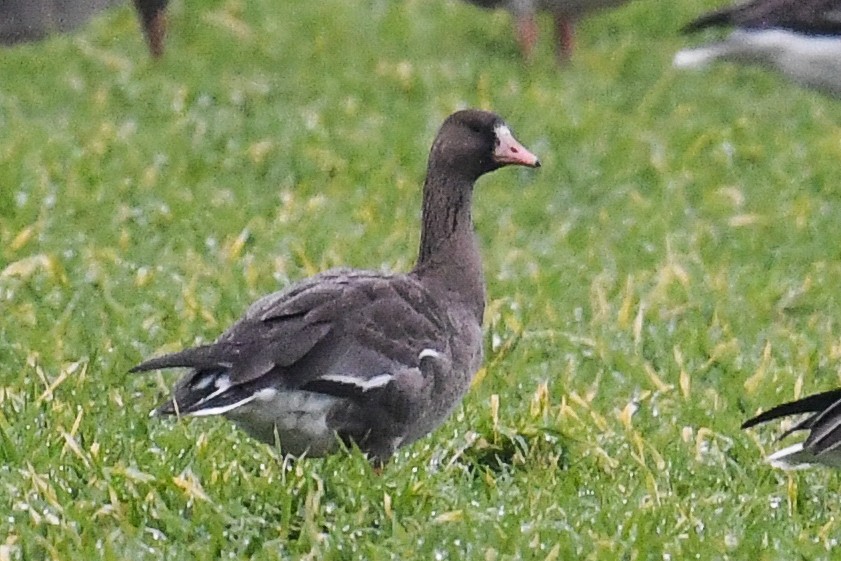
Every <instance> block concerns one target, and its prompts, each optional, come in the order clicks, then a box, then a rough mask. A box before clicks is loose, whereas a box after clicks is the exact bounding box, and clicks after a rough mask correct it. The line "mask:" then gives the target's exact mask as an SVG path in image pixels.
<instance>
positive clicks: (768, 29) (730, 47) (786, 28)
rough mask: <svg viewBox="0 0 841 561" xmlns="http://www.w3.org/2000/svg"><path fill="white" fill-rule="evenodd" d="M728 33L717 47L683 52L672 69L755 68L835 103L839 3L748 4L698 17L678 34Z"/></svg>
mask: <svg viewBox="0 0 841 561" xmlns="http://www.w3.org/2000/svg"><path fill="white" fill-rule="evenodd" d="M710 27H731V28H733V31H732V33H731V34H730V35H729V36H728V37H727V38H725V39H724V40H722V41H717V42H713V43H708V44H706V45H703V46H701V47H696V48H691V49H684V50H682V51H680V52H678V53H677V54H676V55H675V58H674V65H675V67H678V68H701V67H704V66H706V65H707V64H709V63H711V62H713V61H715V60H724V61H729V62H735V63H741V64H756V65H759V66H764V67H766V68H770V69H772V70H776V71H778V72H781V73H782V74H783V75H785V76H787V77H788V78H789V79H791V80H793V81H794V82H796V83H798V84H800V85H802V86H806V87H810V88H815V89H817V90H820V91H822V92H824V93H828V94H829V95H832V96H836V97H841V0H754V1H753V2H748V3H745V4H739V5H736V6H732V7H728V8H724V9H721V10H717V11H714V12H711V13H709V14H706V15H703V16H701V17H699V18H698V19H696V20H694V21H692V22H690V23H689V24H687V25H686V26H685V27H684V28H683V31H684V32H694V31H699V30H702V29H706V28H710Z"/></svg>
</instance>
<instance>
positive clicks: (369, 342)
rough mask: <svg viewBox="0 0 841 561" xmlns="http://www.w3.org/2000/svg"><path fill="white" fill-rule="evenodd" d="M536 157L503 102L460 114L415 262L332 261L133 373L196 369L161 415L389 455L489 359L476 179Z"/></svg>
mask: <svg viewBox="0 0 841 561" xmlns="http://www.w3.org/2000/svg"><path fill="white" fill-rule="evenodd" d="M509 165H517V166H526V167H533V168H536V167H539V166H540V161H539V160H538V158H537V157H536V156H535V155H534V154H532V153H531V152H529V151H528V150H527V149H526V148H525V147H524V146H523V145H522V144H520V142H518V141H517V140H516V139H515V137H514V135H513V134H512V133H511V130H510V128H509V127H508V126H507V125H506V124H505V122H504V121H503V120H502V119H501V118H500V117H499V116H498V115H496V114H494V113H491V112H487V111H480V110H462V111H458V112H456V113H453V114H452V115H450V116H449V117H448V118H447V119H446V120H445V121H444V123H443V125H441V128H440V130H439V132H438V134H437V136H436V138H435V140H434V142H433V144H432V148H431V150H430V153H429V159H428V164H427V174H426V180H425V182H424V186H423V209H422V217H421V236H420V250H419V252H418V258H417V262H416V264H415V266H414V268H413V269H412V270H411V271H410V272H408V273H405V274H401V273H395V274H388V273H381V272H374V271H363V270H355V269H335V270H329V271H326V272H323V273H320V274H317V275H315V276H313V277H310V278H308V279H305V280H302V281H300V282H298V283H296V284H293V285H292V286H290V287H288V288H287V289H285V290H282V291H279V292H275V293H272V294H269V295H267V296H264V297H263V298H261V299H259V300H257V301H256V302H255V303H254V304H252V305H251V306H250V307H249V308H248V310H247V311H246V312H245V315H244V316H243V317H242V318H241V319H240V320H239V321H237V322H236V323H234V324H233V325H232V326H231V327H230V328H229V329H228V330H227V331H225V332H224V333H223V334H222V335H221V336H220V337H219V338H218V339H217V340H216V341H215V342H214V343H211V344H208V345H202V346H198V347H195V348H189V349H186V350H183V351H180V352H175V353H172V354H168V355H164V356H161V357H158V358H152V359H151V360H148V361H146V362H143V363H142V364H140V365H138V366H136V367H134V368H133V369H132V371H133V372H145V371H150V370H158V369H162V368H189V369H190V370H189V371H188V372H187V373H186V374H185V375H184V376H183V378H181V380H180V381H179V382H178V383H177V384H176V385H175V387H174V389H173V391H172V395H171V396H170V397H169V398H168V399H167V400H166V401H165V402H163V403H162V404H160V405H159V406H158V407H157V408H156V409H155V410H154V411H153V412H152V414H153V415H189V416H194V417H201V416H208V415H222V416H224V417H226V418H228V419H230V420H231V421H233V422H234V423H236V424H237V425H238V426H239V427H241V428H242V429H243V430H244V431H245V432H246V433H248V434H249V435H251V436H252V437H254V438H256V439H257V440H261V441H263V442H266V443H269V444H274V445H278V446H279V447H280V449H281V452H282V453H284V454H289V455H292V456H302V455H307V456H323V455H326V454H329V453H332V452H335V451H337V450H338V449H341V448H342V444H340V443H343V445H344V446H350V447H353V446H355V447H358V448H359V449H360V450H361V451H362V452H363V453H365V454H366V455H367V456H368V458H369V459H370V460H371V461H372V462H373V463H375V464H376V465H378V466H381V465H382V464H384V463H385V462H386V461H387V460H388V459H389V458H390V457H391V456H392V455H393V454H394V452H395V451H396V450H397V449H398V448H399V447H401V446H406V445H408V444H410V443H412V442H414V441H415V440H417V439H419V438H421V437H423V436H425V435H426V434H428V433H430V432H431V431H432V430H434V429H435V428H436V427H438V426H439V425H440V424H441V423H442V422H443V421H444V420H445V419H446V418H447V416H448V415H449V414H450V413H451V412H452V410H453V409H454V408H455V407H456V406H457V405H458V404H459V403H460V401H461V399H462V397H463V396H464V395H465V393H466V392H467V389H468V387H469V386H470V382H471V380H472V378H473V375H474V374H475V373H476V371H477V370H478V369H479V367H480V365H481V363H482V316H483V312H484V309H485V284H484V277H483V271H482V260H481V256H480V253H479V250H478V243H477V239H476V235H475V233H474V231H473V220H472V217H471V201H472V197H473V188H474V184H475V182H476V180H478V179H479V178H480V177H481V176H482V175H484V174H486V173H489V172H491V171H494V170H496V169H499V168H501V167H504V166H509Z"/></svg>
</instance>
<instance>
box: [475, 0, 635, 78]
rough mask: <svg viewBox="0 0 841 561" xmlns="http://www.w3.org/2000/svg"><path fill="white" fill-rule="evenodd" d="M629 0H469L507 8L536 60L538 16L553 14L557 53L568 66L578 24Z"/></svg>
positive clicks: (524, 45) (527, 55)
mask: <svg viewBox="0 0 841 561" xmlns="http://www.w3.org/2000/svg"><path fill="white" fill-rule="evenodd" d="M627 1H628V0H467V2H469V3H470V4H473V5H475V6H479V7H481V8H486V9H497V8H503V9H505V10H507V11H509V12H510V13H511V14H512V15H513V16H514V27H515V33H516V35H517V42H518V43H519V45H520V50H521V51H522V53H523V56H524V57H525V58H526V59H527V60H528V59H531V58H532V55H533V53H534V49H535V45H536V44H537V36H538V27H537V13H538V12H540V11H543V12H549V13H550V14H552V18H553V19H554V22H555V41H556V46H555V54H556V56H557V59H558V62H559V63H561V64H565V63H567V62H568V61H569V59H570V58H571V56H572V51H573V50H574V47H575V22H576V21H578V20H580V19H581V18H583V17H584V16H586V15H588V14H590V13H591V12H596V11H598V10H602V9H605V8H610V7H614V6H618V5H620V4H624V3H625V2H627Z"/></svg>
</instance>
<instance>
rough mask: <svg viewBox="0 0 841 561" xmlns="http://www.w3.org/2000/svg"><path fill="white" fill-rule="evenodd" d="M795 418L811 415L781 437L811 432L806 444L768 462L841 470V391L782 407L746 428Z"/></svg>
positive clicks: (776, 454)
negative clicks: (776, 420)
mask: <svg viewBox="0 0 841 561" xmlns="http://www.w3.org/2000/svg"><path fill="white" fill-rule="evenodd" d="M792 415H807V416H806V417H805V418H804V419H803V420H801V421H800V422H799V423H797V424H796V425H794V427H792V428H790V429H789V430H787V431H786V432H785V433H783V435H782V436H780V439H783V438H785V437H786V436H788V435H790V434H793V433H795V432H800V431H808V432H809V436H808V437H807V438H806V440H804V441H803V442H800V443H797V444H794V445H792V446H789V447H787V448H784V449H782V450H779V451H777V452H775V453H774V454H771V455H770V456H769V457H768V461H769V462H770V463H771V464H772V465H774V466H776V467H781V468H785V469H793V468H798V467H803V466H806V465H809V464H824V465H828V466H832V467H841V389H837V390H831V391H828V392H823V393H818V394H814V395H810V396H808V397H804V398H803V399H798V400H796V401H790V402H788V403H783V404H782V405H778V406H776V407H774V408H772V409H769V410H768V411H766V412H764V413H762V414H760V415H757V416H756V417H753V418H752V419H749V420H747V421H745V423H744V424H743V425H742V428H743V429H747V428H751V427H754V426H756V425H759V424H762V423H767V422H768V421H773V420H775V419H782V418H785V417H790V416H792Z"/></svg>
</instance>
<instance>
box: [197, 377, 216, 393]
mask: <svg viewBox="0 0 841 561" xmlns="http://www.w3.org/2000/svg"><path fill="white" fill-rule="evenodd" d="M215 379H216V376H214V375H213V374H207V375H205V376H202V377H201V378H200V379H199V381H198V382H196V383H195V384H193V389H194V390H198V391H201V390H203V389H206V388H207V387H208V386H210V384H212V383H213V381H214V380H215Z"/></svg>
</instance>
